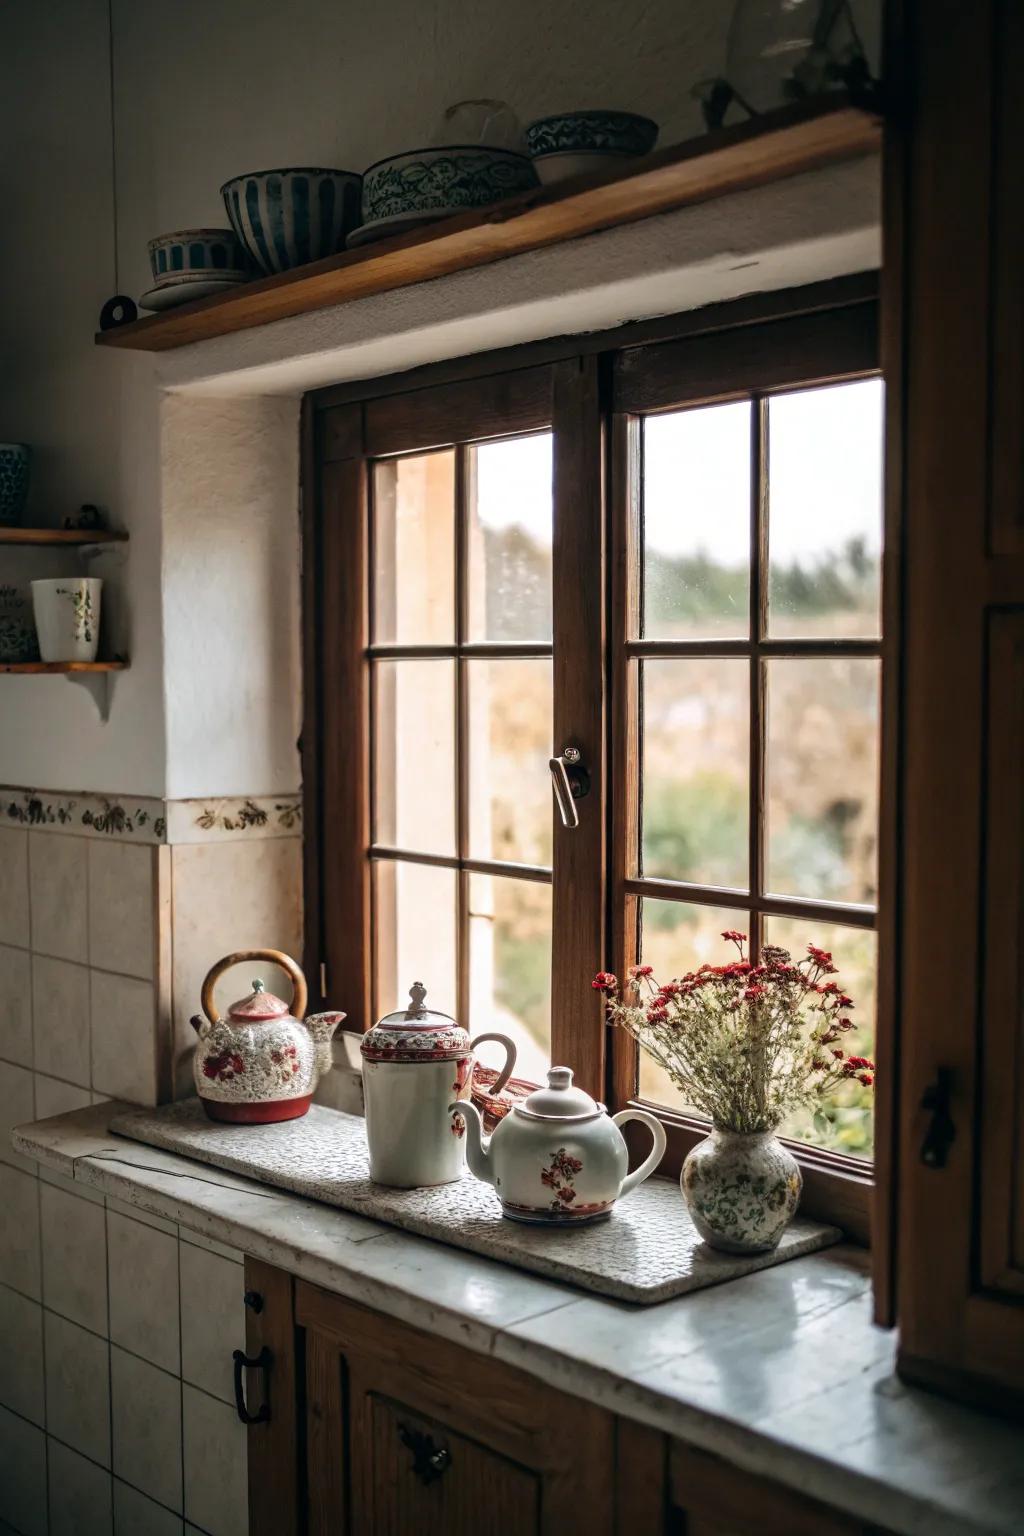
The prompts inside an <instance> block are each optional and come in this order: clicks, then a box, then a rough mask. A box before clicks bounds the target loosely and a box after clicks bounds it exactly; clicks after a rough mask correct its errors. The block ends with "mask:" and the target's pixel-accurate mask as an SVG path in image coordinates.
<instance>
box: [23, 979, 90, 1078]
mask: <svg viewBox="0 0 1024 1536" xmlns="http://www.w3.org/2000/svg"><path fill="white" fill-rule="evenodd" d="M32 1024H33V1031H34V1036H35V1067H36V1071H37V1072H47V1073H49V1075H50V1076H51V1077H60V1078H63V1079H64V1080H65V1082H69V1083H78V1084H80V1085H81V1086H82V1087H85V1088H88V1086H89V1071H90V1066H89V970H88V967H87V966H84V965H75V964H73V963H72V962H71V961H70V960H51V959H50V958H49V956H48V955H33V956H32Z"/></svg>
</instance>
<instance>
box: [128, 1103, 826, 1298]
mask: <svg viewBox="0 0 1024 1536" xmlns="http://www.w3.org/2000/svg"><path fill="white" fill-rule="evenodd" d="M110 1130H111V1131H112V1132H113V1133H114V1134H115V1135H117V1136H125V1137H128V1138H129V1139H130V1140H132V1141H140V1142H143V1143H145V1144H147V1145H149V1146H153V1147H161V1148H163V1149H164V1150H166V1151H168V1152H179V1153H181V1154H182V1155H183V1156H185V1157H191V1158H195V1159H197V1160H198V1161H199V1162H202V1163H209V1164H212V1165H213V1166H214V1167H217V1168H225V1169H227V1170H229V1171H230V1172H231V1173H239V1174H244V1175H247V1176H248V1177H250V1178H252V1179H256V1180H258V1181H259V1182H260V1183H263V1184H273V1185H276V1186H277V1187H278V1188H279V1189H286V1190H289V1191H291V1193H293V1194H296V1195H303V1196H305V1197H306V1198H307V1199H310V1200H321V1201H323V1202H325V1203H326V1204H327V1205H336V1206H341V1207H342V1208H343V1209H344V1210H346V1211H355V1212H356V1213H357V1214H358V1215H360V1216H366V1217H369V1218H370V1219H371V1220H373V1221H379V1222H386V1223H388V1224H390V1225H392V1226H395V1227H401V1228H402V1229H403V1230H404V1231H406V1232H416V1233H418V1234H419V1235H420V1236H421V1237H430V1238H434V1239H435V1240H436V1241H438V1242H442V1243H450V1244H452V1245H453V1246H454V1247H456V1248H468V1249H469V1250H470V1252H472V1253H479V1254H483V1255H485V1256H486V1257H487V1258H491V1259H498V1260H499V1261H500V1262H501V1263H504V1264H513V1265H515V1266H516V1267H517V1268H519V1269H527V1270H532V1271H533V1272H534V1273H535V1274H538V1275H546V1276H547V1277H548V1278H549V1279H553V1280H562V1281H565V1282H566V1283H567V1284H569V1285H576V1286H580V1287H582V1289H583V1290H587V1291H596V1292H597V1293H598V1294H599V1295H602V1296H611V1297H613V1298H615V1299H616V1300H618V1301H631V1302H640V1303H647V1304H650V1303H652V1302H657V1301H667V1300H668V1299H669V1297H671V1296H681V1295H683V1294H685V1292H687V1291H698V1290H702V1289H703V1288H704V1287H705V1286H709V1285H719V1284H721V1282H722V1281H723V1280H733V1279H735V1278H736V1277H737V1276H738V1275H748V1274H750V1273H752V1272H753V1271H754V1270H757V1269H767V1268H769V1267H770V1266H771V1265H773V1264H782V1263H784V1262H785V1261H786V1260H787V1259H795V1258H799V1257H800V1256H801V1255H802V1254H805V1253H812V1252H814V1251H815V1250H816V1249H819V1248H827V1247H828V1246H829V1245H830V1244H832V1243H836V1242H838V1241H839V1240H840V1238H841V1236H842V1234H841V1233H840V1231H839V1229H838V1228H837V1227H830V1226H826V1225H824V1224H823V1223H821V1222H816V1221H809V1220H805V1219H800V1218H798V1219H797V1220H796V1221H794V1222H793V1223H792V1224H791V1226H790V1227H789V1229H788V1231H787V1232H786V1233H785V1234H784V1236H783V1238H782V1241H781V1243H780V1244H779V1246H778V1248H776V1249H775V1251H774V1252H773V1253H761V1254H752V1255H750V1256H749V1257H743V1256H738V1255H733V1254H727V1253H716V1252H715V1250H714V1249H712V1248H709V1247H708V1246H707V1244H706V1243H705V1242H704V1241H703V1240H702V1238H701V1237H700V1235H699V1233H698V1232H697V1230H696V1228H695V1227H694V1225H693V1222H692V1221H691V1220H690V1216H689V1213H688V1211H687V1209H686V1204H685V1202H684V1200H683V1197H682V1194H681V1193H680V1190H679V1186H678V1184H677V1183H676V1182H675V1181H674V1180H669V1179H658V1178H653V1179H648V1180H647V1182H646V1183H644V1184H641V1185H640V1187H639V1189H636V1190H634V1192H633V1193H632V1194H631V1195H630V1196H628V1198H627V1199H625V1200H623V1201H621V1202H620V1203H619V1204H617V1205H616V1206H615V1208H614V1210H613V1211H612V1214H611V1216H610V1217H609V1218H608V1220H607V1221H603V1222H598V1223H597V1225H596V1226H592V1227H571V1228H568V1229H566V1228H553V1227H528V1226H522V1225H520V1224H519V1223H518V1222H513V1221H508V1220H507V1219H506V1218H505V1217H504V1216H502V1214H501V1210H500V1207H499V1205H498V1199H497V1196H496V1195H495V1193H494V1190H493V1189H492V1188H491V1187H490V1185H489V1184H484V1183H483V1182H482V1181H481V1180H479V1179H475V1178H473V1177H472V1175H471V1174H469V1173H468V1172H467V1173H466V1174H465V1175H464V1177H463V1178H462V1179H461V1180H460V1181H459V1182H458V1183H455V1184H440V1185H436V1186H434V1187H433V1188H427V1189H388V1188H386V1187H385V1186H384V1185H381V1184H374V1183H372V1182H371V1180H370V1177H369V1171H368V1169H369V1164H368V1157H367V1150H366V1131H365V1121H364V1120H363V1119H362V1118H361V1117H359V1116H356V1115H346V1114H342V1113H341V1112H340V1111H338V1110H333V1109H324V1108H321V1107H320V1106H318V1105H315V1104H314V1105H313V1107H312V1108H311V1109H310V1111H309V1113H308V1114H307V1115H306V1116H305V1117H304V1118H303V1119H301V1120H290V1121H285V1122H283V1123H282V1124H280V1125H252V1126H248V1125H247V1126H238V1125H216V1124H214V1122H213V1121H211V1120H209V1119H207V1117H206V1114H205V1112H204V1111H203V1107H202V1105H201V1104H200V1102H199V1100H198V1099H186V1100H184V1101H183V1102H182V1103H179V1104H165V1105H163V1106H162V1107H160V1108H158V1109H135V1110H130V1111H127V1112H124V1113H121V1114H118V1115H115V1116H114V1118H113V1119H112V1120H111V1122H110Z"/></svg>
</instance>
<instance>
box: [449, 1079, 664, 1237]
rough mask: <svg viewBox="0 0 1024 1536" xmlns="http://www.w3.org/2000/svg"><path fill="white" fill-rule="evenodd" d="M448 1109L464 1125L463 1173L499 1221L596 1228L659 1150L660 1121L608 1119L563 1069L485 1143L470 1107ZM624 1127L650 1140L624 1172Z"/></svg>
mask: <svg viewBox="0 0 1024 1536" xmlns="http://www.w3.org/2000/svg"><path fill="white" fill-rule="evenodd" d="M448 1108H449V1113H450V1114H451V1115H452V1116H453V1118H460V1119H462V1120H464V1121H465V1123H466V1133H467V1134H466V1161H467V1163H468V1164H469V1169H470V1172H471V1173H473V1174H475V1175H476V1177H477V1178H478V1179H483V1180H484V1182H485V1183H487V1184H493V1185H494V1188H495V1192H496V1193H497V1196H498V1199H499V1200H500V1201H501V1209H502V1214H503V1215H505V1216H510V1217H511V1218H512V1220H513V1221H531V1222H537V1223H539V1224H543V1225H547V1226H561V1227H569V1226H583V1225H585V1224H587V1223H588V1222H592V1221H600V1220H601V1219H602V1218H603V1217H605V1216H608V1215H610V1214H611V1210H612V1206H613V1205H614V1204H615V1202H616V1200H619V1199H621V1198H622V1196H623V1195H628V1194H629V1192H630V1190H633V1189H635V1188H636V1186H637V1185H638V1184H641V1183H643V1181H644V1179H646V1178H647V1176H648V1174H651V1173H653V1172H654V1170H655V1168H657V1166H658V1164H659V1163H660V1162H661V1159H662V1156H663V1154H664V1151H665V1144H666V1142H665V1128H664V1126H663V1125H662V1123H661V1121H660V1120H656V1119H655V1118H654V1116H653V1115H649V1114H647V1112H646V1111H645V1110H642V1109H623V1110H620V1112H619V1113H618V1114H617V1115H609V1114H608V1111H607V1110H606V1109H605V1107H604V1105H603V1104H597V1103H595V1102H594V1100H593V1099H592V1098H591V1097H590V1095H589V1093H584V1091H583V1089H582V1088H575V1087H573V1081H572V1070H571V1068H569V1067H552V1068H551V1069H550V1071H549V1072H548V1081H547V1087H545V1088H537V1089H536V1090H535V1091H534V1092H533V1093H531V1094H530V1096H529V1098H527V1099H524V1100H523V1101H522V1102H521V1103H517V1104H513V1106H512V1109H511V1111H510V1112H509V1113H508V1114H507V1115H506V1116H505V1118H504V1119H503V1120H502V1121H501V1122H500V1123H499V1124H498V1125H497V1126H496V1127H495V1129H494V1131H493V1133H492V1134H491V1135H490V1136H484V1135H483V1134H482V1124H481V1117H480V1111H479V1110H478V1109H477V1107H476V1105H475V1104H471V1103H467V1102H466V1100H465V1099H459V1100H457V1101H456V1102H455V1103H454V1104H450V1105H449V1107H448ZM627 1120H639V1121H640V1122H641V1124H643V1125H646V1127H647V1129H648V1130H649V1131H650V1133H651V1137H652V1139H653V1141H654V1145H653V1147H652V1148H651V1151H650V1153H649V1154H648V1156H647V1157H646V1158H645V1160H644V1161H643V1162H642V1163H641V1164H640V1166H639V1168H636V1169H634V1170H633V1172H632V1173H629V1172H627V1170H628V1168H629V1154H628V1152H627V1150H626V1140H625V1137H624V1136H623V1134H622V1132H621V1131H620V1129H619V1127H620V1126H621V1125H625V1123H626V1121H627Z"/></svg>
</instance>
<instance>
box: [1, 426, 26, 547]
mask: <svg viewBox="0 0 1024 1536" xmlns="http://www.w3.org/2000/svg"><path fill="white" fill-rule="evenodd" d="M31 464H32V449H31V448H30V447H29V446H28V444H27V443H0V528H16V527H17V526H18V524H19V523H20V522H21V514H22V513H23V512H24V510H25V502H26V500H27V499H28V474H29V469H30V467H31Z"/></svg>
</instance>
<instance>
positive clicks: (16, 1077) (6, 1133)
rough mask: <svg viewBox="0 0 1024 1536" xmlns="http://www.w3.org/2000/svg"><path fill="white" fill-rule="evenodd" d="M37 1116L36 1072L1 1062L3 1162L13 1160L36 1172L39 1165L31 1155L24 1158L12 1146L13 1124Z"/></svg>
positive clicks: (16, 1165)
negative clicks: (33, 1079)
mask: <svg viewBox="0 0 1024 1536" xmlns="http://www.w3.org/2000/svg"><path fill="white" fill-rule="evenodd" d="M35 1117H36V1113H35V1095H34V1093H33V1091H32V1073H31V1072H30V1071H29V1070H28V1068H27V1067H16V1066H14V1065H13V1064H12V1063H11V1062H9V1061H0V1163H10V1164H11V1166H12V1167H14V1168H24V1169H25V1170H26V1171H27V1172H29V1173H34V1172H35V1170H36V1165H35V1163H34V1162H33V1161H32V1160H31V1158H28V1157H20V1156H19V1155H18V1153H17V1152H15V1151H13V1149H12V1147H11V1129H12V1127H13V1126H16V1125H24V1124H25V1123H26V1121H29V1120H34V1119H35Z"/></svg>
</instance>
